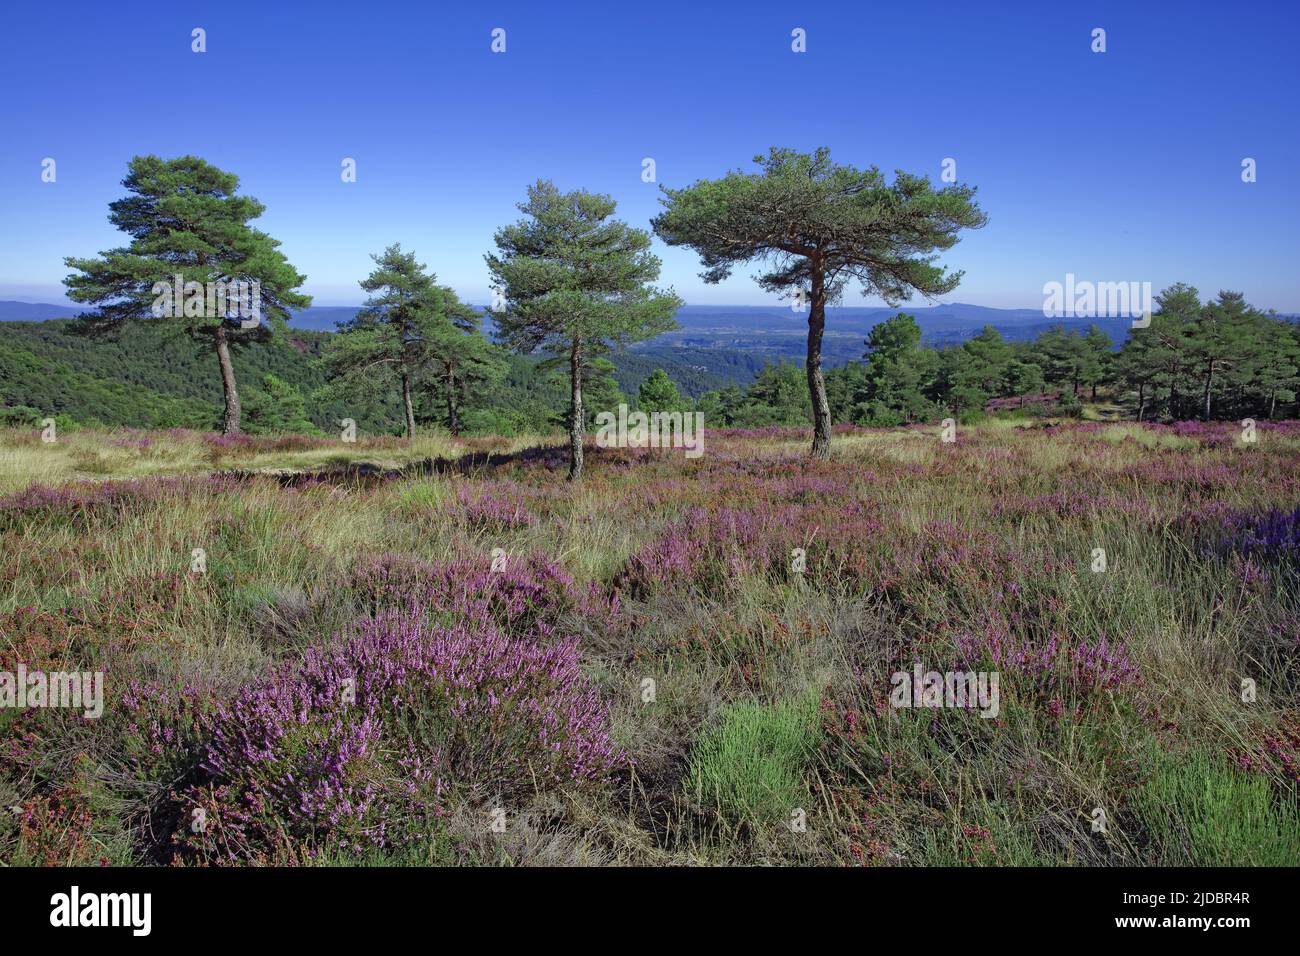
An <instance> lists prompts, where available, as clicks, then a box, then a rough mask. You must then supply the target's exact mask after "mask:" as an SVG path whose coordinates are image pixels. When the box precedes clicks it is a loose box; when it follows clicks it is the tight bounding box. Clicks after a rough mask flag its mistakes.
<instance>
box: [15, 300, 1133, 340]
mask: <svg viewBox="0 0 1300 956" xmlns="http://www.w3.org/2000/svg"><path fill="white" fill-rule="evenodd" d="M480 308H481V307H480ZM81 311H82V307H81V306H77V305H75V304H71V305H56V304H53V303H48V302H21V301H16V300H0V322H44V321H47V320H49V319H71V318H75V317H76V316H77V315H78V314H79V313H80V312H81ZM358 311H360V307H359V306H351V305H318V306H312V307H311V308H308V309H302V310H300V311H298V312H295V313H294V315H293V319H292V320H291V321H290V325H291V326H292V327H293V328H295V329H304V330H310V331H318V332H332V331H334V330H335V329H336V328H337V327H338V325H339V323H342V322H346V321H348V320H349V319H351V318H352V317H353V316H355V315H356V314H357V312H358ZM899 312H907V313H909V314H911V315H914V316H916V320H917V323H918V324H919V325H920V326H921V332H922V334H923V335H924V336H925V337H926V339H927V340H928V341H931V342H935V343H942V342H945V341H947V340H949V339H950V338H952V337H953V336H954V335H958V336H959V339H958V340H960V338H965V337H966V335H964V334H962V333H969V334H974V333H976V332H978V331H979V330H980V329H981V328H983V327H984V326H985V325H992V326H993V327H994V328H996V329H998V331H1000V332H1002V334H1003V335H1005V336H1007V337H1008V338H1023V337H1025V336H1024V335H1023V330H1026V329H1040V328H1048V327H1050V326H1052V325H1055V324H1056V323H1057V321H1058V320H1054V319H1048V318H1045V317H1044V316H1043V313H1042V311H1041V310H1039V309H995V308H991V307H989V306H982V305H970V304H967V303H961V302H953V303H947V304H943V305H933V306H919V307H918V306H909V305H906V304H904V305H902V306H900V307H898V308H894V309H891V308H886V307H884V306H876V307H856V306H837V307H832V308H829V309H827V310H826V313H827V315H826V320H827V321H826V330H827V334H830V335H835V334H850V335H861V336H863V337H865V336H866V334H867V333H868V332H870V331H871V328H872V327H873V326H874V325H876V324H877V323H879V322H882V321H884V320H885V319H887V318H889V317H890V316H892V315H896V314H897V313H899ZM1092 321H1096V322H1097V324H1098V325H1101V326H1102V327H1103V328H1107V329H1108V330H1109V327H1115V328H1127V327H1128V320H1127V319H1106V318H1102V319H1096V320H1088V319H1067V320H1065V324H1066V326H1067V327H1070V326H1082V327H1086V326H1087V325H1088V324H1090V322H1092ZM807 322H808V315H807V311H806V310H805V311H803V312H797V311H795V310H794V309H792V308H790V307H789V306H784V307H783V306H777V305H773V306H764V305H687V306H683V307H682V308H681V309H680V310H679V311H678V313H677V323H678V325H680V326H681V328H680V329H679V330H678V331H676V332H670V333H668V334H667V335H665V336H661V337H660V338H659V339H656V340H654V341H655V343H656V344H669V345H678V344H687V340H695V339H706V340H710V339H711V340H718V339H724V340H725V339H728V338H731V337H734V336H773V335H775V336H781V335H790V334H796V333H798V334H804V333H805V332H806V331H807ZM1018 331H1019V332H1022V334H1016V333H1017V332H1018ZM1034 334H1036V332H1035V333H1034ZM690 344H693V345H700V344H701V343H700V342H696V341H691V342H690Z"/></svg>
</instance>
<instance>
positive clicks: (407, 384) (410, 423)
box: [402, 375, 415, 439]
mask: <svg viewBox="0 0 1300 956" xmlns="http://www.w3.org/2000/svg"><path fill="white" fill-rule="evenodd" d="M402 404H403V405H405V406H406V437H407V438H408V439H411V438H414V437H415V406H414V405H413V404H411V379H410V378H409V377H408V376H406V375H403V376H402Z"/></svg>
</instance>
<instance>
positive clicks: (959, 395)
mask: <svg viewBox="0 0 1300 956" xmlns="http://www.w3.org/2000/svg"><path fill="white" fill-rule="evenodd" d="M1157 301H1158V305H1159V308H1158V309H1157V311H1156V313H1155V315H1154V316H1153V318H1152V321H1151V324H1150V326H1149V327H1147V328H1140V329H1135V330H1133V331H1132V332H1131V333H1130V334H1129V335H1128V336H1127V338H1126V339H1125V340H1124V341H1123V342H1122V343H1121V342H1115V341H1112V339H1111V337H1110V335H1109V334H1108V333H1107V331H1105V330H1103V328H1102V327H1101V326H1100V325H1093V326H1091V327H1089V328H1087V329H1083V328H1078V327H1074V328H1067V327H1065V326H1064V325H1062V326H1059V327H1053V328H1049V329H1048V330H1047V331H1043V332H1040V333H1039V334H1037V335H1036V336H1035V337H1033V338H1032V339H1026V340H1024V341H1016V340H1013V339H1012V338H1010V337H1009V336H1008V337H1004V336H1003V335H1002V334H1001V333H1000V332H999V331H998V330H997V329H995V328H993V327H992V326H985V327H984V328H983V330H982V331H980V332H978V333H977V334H975V335H973V336H970V337H969V338H967V339H966V340H965V341H964V342H961V343H960V344H951V343H945V344H941V345H939V346H937V347H935V346H930V345H927V344H922V335H921V330H920V328H919V326H918V325H917V323H916V322H915V321H914V320H913V318H912V317H911V316H909V315H908V314H906V313H904V312H900V313H898V314H897V315H895V316H894V317H893V318H890V319H887V320H886V321H883V322H880V323H879V324H878V325H876V326H875V327H874V328H873V329H872V330H871V332H870V333H869V335H868V336H867V337H866V339H865V341H863V342H862V347H861V349H860V352H861V357H860V358H859V359H857V360H852V359H850V360H849V361H847V362H846V363H845V364H840V365H838V366H837V367H834V368H831V369H829V370H828V371H827V372H826V389H827V397H828V399H829V402H830V407H831V413H832V416H833V419H834V421H835V422H836V423H837V424H839V423H844V424H858V425H867V426H891V425H902V424H910V423H918V422H932V421H938V420H940V419H941V418H943V417H946V416H949V415H952V416H955V417H957V418H959V419H960V420H962V421H964V422H972V421H975V420H978V419H979V418H982V417H985V416H988V415H998V416H1013V417H1016V416H1026V415H1050V416H1058V417H1060V416H1063V417H1094V416H1095V417H1106V418H1128V419H1134V420H1144V421H1152V420H1181V419H1194V418H1196V419H1221V420H1222V419H1238V418H1242V417H1256V418H1288V417H1296V416H1297V415H1300V406H1298V405H1297V392H1298V391H1300V324H1297V322H1296V321H1295V319H1294V317H1290V316H1278V315H1276V314H1272V313H1264V312H1261V311H1259V310H1257V309H1255V308H1253V307H1251V306H1250V305H1249V304H1248V303H1247V302H1246V301H1245V299H1244V297H1243V296H1241V295H1240V294H1237V293H1226V292H1225V293H1220V294H1219V295H1218V296H1217V297H1215V298H1213V299H1210V300H1208V301H1204V302H1203V301H1201V298H1200V295H1199V293H1198V292H1197V290H1195V289H1193V288H1190V287H1189V286H1186V285H1183V284H1178V285H1175V286H1172V287H1170V288H1169V289H1166V290H1165V291H1164V292H1163V293H1162V294H1161V295H1160V296H1159V297H1158V300H1157ZM1114 325H1115V323H1113V322H1111V323H1109V325H1108V327H1109V328H1110V330H1111V331H1113V330H1114ZM335 337H336V333H332V332H324V331H314V330H301V329H290V330H288V331H287V332H285V333H284V334H282V335H280V336H278V337H277V338H275V339H273V340H271V341H269V342H254V343H250V344H249V345H247V346H246V347H244V348H242V349H239V350H238V351H236V352H235V355H234V365H235V370H236V373H237V376H238V379H239V381H240V382H241V383H246V385H245V388H246V397H245V414H246V421H245V430H247V431H249V432H252V433H255V434H256V433H279V432H287V431H297V432H308V433H316V432H332V431H334V430H336V429H337V425H338V423H339V422H340V421H341V420H343V419H347V418H351V419H353V420H354V421H356V423H357V427H358V428H360V429H362V430H363V431H365V432H367V433H370V434H401V433H402V429H403V410H402V403H401V399H400V396H399V395H397V394H395V393H394V394H391V395H386V394H382V393H379V394H376V393H374V392H370V393H365V394H360V395H356V396H347V395H340V394H339V393H338V390H337V389H330V388H328V387H327V385H328V380H329V373H328V371H327V368H326V366H325V365H324V364H323V363H322V356H323V355H324V353H325V348H326V345H327V343H329V342H330V341H331V339H334V338H335ZM498 359H499V361H500V363H501V367H502V370H503V374H499V376H493V377H492V378H490V379H489V380H487V381H485V382H483V383H482V384H481V386H480V387H478V388H477V389H476V390H474V391H472V392H471V393H470V394H468V395H466V396H465V400H464V402H463V406H462V408H461V411H460V416H459V421H458V422H457V423H456V424H457V426H458V430H459V431H463V432H466V433H470V434H501V435H507V436H511V435H517V434H524V433H537V432H546V431H550V430H554V429H557V428H561V427H564V425H565V423H566V419H567V411H568V397H567V394H566V386H565V377H564V370H562V369H556V368H554V367H552V366H551V364H550V363H547V362H545V361H544V360H542V359H541V358H540V357H539V356H531V355H518V354H512V353H510V352H508V351H506V350H504V349H502V350H500V354H499V356H498ZM211 366H212V359H211V354H210V350H208V349H206V348H204V347H203V345H202V344H201V343H199V342H196V341H195V340H194V339H193V338H192V337H190V336H188V335H185V334H184V333H183V332H181V331H178V330H176V329H175V328H172V327H169V326H167V325H166V324H165V323H161V322H153V323H148V322H142V323H132V324H130V325H128V326H127V327H125V328H124V329H122V330H121V332H120V334H118V335H116V336H113V337H109V338H102V337H89V336H86V335H83V334H80V330H79V329H78V323H77V322H76V320H73V319H52V320H47V321H39V322H5V323H0V423H3V424H9V425H25V424H34V423H37V422H39V421H40V420H41V419H43V418H45V417H51V416H52V417H56V419H58V420H59V421H60V423H61V424H64V425H74V426H75V425H82V426H95V425H102V426H129V427H136V428H171V427H183V428H194V429H201V430H209V429H214V428H217V427H219V426H220V423H221V415H222V391H221V382H220V380H219V379H218V378H217V377H216V376H215V375H213V373H212V367H211ZM586 388H587V390H588V396H589V397H588V402H587V406H586V411H587V417H588V418H589V419H590V418H591V417H593V416H594V415H595V414H596V413H597V412H599V411H600V410H602V409H607V408H614V407H616V406H617V405H618V404H620V403H627V404H628V405H629V406H631V407H633V408H637V407H640V408H643V409H644V410H647V411H652V410H698V411H702V412H704V414H705V422H706V424H707V425H708V426H709V427H739V428H752V427H765V426H770V425H805V424H807V423H808V422H810V421H811V418H812V414H811V407H810V400H809V396H808V388H807V382H806V373H805V369H804V365H803V363H802V361H796V360H788V359H786V358H784V357H780V356H778V357H777V358H775V359H774V358H773V356H772V355H771V354H770V352H764V351H761V350H758V349H747V348H717V347H714V348H703V347H682V346H681V345H680V344H678V345H668V344H658V343H654V342H651V343H648V344H646V345H643V346H641V347H639V348H637V349H635V350H616V351H612V352H610V353H609V355H608V356H607V359H606V360H605V361H603V362H601V363H600V364H599V366H598V367H597V368H596V369H595V370H594V372H593V376H592V379H591V381H589V382H588V383H587V385H586ZM414 404H415V416H416V421H417V422H418V423H420V424H421V425H423V426H433V427H443V426H446V425H447V422H446V420H445V419H446V411H445V408H446V403H445V396H443V395H442V394H440V391H439V388H438V386H437V383H436V382H431V383H429V384H428V385H427V387H424V388H421V389H419V390H417V392H416V394H415V395H414ZM588 425H590V421H589V422H588Z"/></svg>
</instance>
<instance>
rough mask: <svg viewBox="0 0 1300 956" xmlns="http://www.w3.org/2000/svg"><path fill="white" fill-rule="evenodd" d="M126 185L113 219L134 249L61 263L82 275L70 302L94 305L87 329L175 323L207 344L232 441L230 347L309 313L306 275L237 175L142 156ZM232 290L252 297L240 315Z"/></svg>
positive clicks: (235, 402)
mask: <svg viewBox="0 0 1300 956" xmlns="http://www.w3.org/2000/svg"><path fill="white" fill-rule="evenodd" d="M122 185H123V186H124V187H126V189H127V191H128V193H129V194H130V195H128V196H127V197H126V198H124V199H119V200H117V201H115V202H113V203H110V204H109V209H110V213H109V217H108V219H109V222H111V223H112V224H113V225H115V226H117V228H118V229H120V230H122V231H123V232H125V233H126V234H127V235H129V236H130V237H131V242H130V244H129V245H127V246H125V247H119V248H115V249H109V250H108V251H106V252H103V253H101V254H100V258H98V259H78V258H75V257H71V256H69V257H68V258H66V259H65V260H64V264H65V265H67V266H68V267H69V268H71V269H75V270H76V271H77V272H79V273H80V275H69V276H68V277H67V278H66V279H64V280H63V281H64V284H65V285H66V286H67V287H68V298H70V299H72V300H73V301H74V302H84V303H86V304H89V305H94V306H97V307H98V308H97V310H96V311H94V312H89V313H84V314H83V315H81V316H80V321H81V323H82V330H83V331H84V332H85V333H86V334H89V335H103V334H115V333H117V332H119V331H120V330H121V329H122V328H123V327H124V326H125V325H126V324H127V323H129V322H133V321H141V320H145V321H153V322H159V323H162V322H170V323H175V324H176V325H177V327H178V328H182V329H184V330H185V331H186V332H188V333H189V334H190V335H192V336H194V337H195V338H196V339H198V340H200V341H205V342H207V343H209V344H210V345H211V346H212V348H213V351H215V352H216V355H217V364H218V365H219V367H220V369H221V386H222V391H223V392H224V395H225V406H226V411H225V418H224V423H223V431H224V432H225V433H226V434H235V433H237V432H238V431H239V420H240V405H239V389H238V387H237V385H236V383H235V369H234V365H233V364H232V362H231V358H230V351H231V348H232V347H239V346H242V345H245V344H247V343H249V342H254V341H266V340H267V339H269V338H271V337H274V336H276V335H278V334H279V333H281V332H282V331H283V329H284V327H285V323H286V321H287V320H288V318H289V310H290V309H302V308H306V307H307V306H309V305H311V298H310V297H308V296H305V295H301V294H299V293H298V292H296V291H295V290H296V289H298V288H299V287H300V286H301V285H302V284H303V283H304V282H305V281H306V277H305V276H302V275H300V274H299V273H298V271H297V270H296V269H294V268H293V266H291V265H290V264H289V262H288V260H286V259H285V257H284V254H283V253H281V252H280V250H279V245H280V244H279V243H278V242H277V241H276V240H274V239H272V238H271V237H270V236H268V235H267V234H266V233H264V232H261V231H260V230H258V229H254V228H253V227H252V226H250V225H249V221H250V220H253V219H256V218H257V217H259V216H260V215H262V213H263V212H264V211H265V209H266V207H265V206H263V205H262V204H261V203H260V202H258V201H257V200H256V199H254V198H252V197H251V196H240V195H236V190H237V189H238V188H239V178H238V177H237V176H235V175H234V174H233V173H227V172H224V171H222V170H220V169H218V168H217V167H215V166H213V165H211V164H209V163H207V162H205V161H203V160H202V159H199V158H198V157H196V156H182V157H181V158H179V159H160V158H159V157H157V156H136V157H135V158H134V159H132V160H131V162H130V164H129V166H128V169H127V175H126V178H125V179H123V180H122ZM178 276H179V282H180V289H179V290H176V289H175V284H176V281H177V280H176V277H178ZM234 283H241V284H245V285H244V286H243V289H244V290H253V289H255V290H256V292H255V293H253V292H251V291H246V292H245V294H244V295H241V296H240V298H241V302H240V303H239V306H238V307H236V305H235V304H234V303H233V302H232V301H231V300H230V299H227V298H225V296H224V292H225V290H226V289H227V288H228V287H229V286H230V285H232V284H234ZM176 292H181V293H182V294H180V295H177V294H176Z"/></svg>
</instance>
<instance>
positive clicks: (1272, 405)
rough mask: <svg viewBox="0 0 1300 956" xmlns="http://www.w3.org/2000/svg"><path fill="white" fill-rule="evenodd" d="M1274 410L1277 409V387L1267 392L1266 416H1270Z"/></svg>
mask: <svg viewBox="0 0 1300 956" xmlns="http://www.w3.org/2000/svg"><path fill="white" fill-rule="evenodd" d="M1275 411H1277V389H1273V390H1272V391H1271V392H1269V393H1268V417H1269V418H1272V417H1273V413H1274V412H1275Z"/></svg>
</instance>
